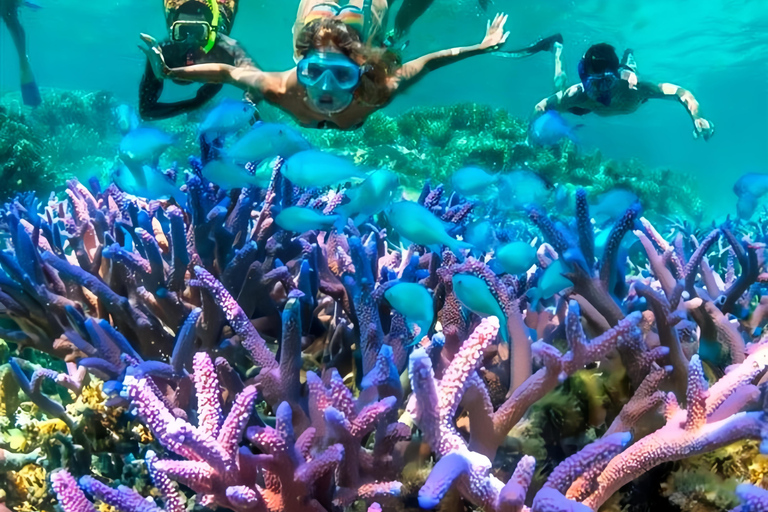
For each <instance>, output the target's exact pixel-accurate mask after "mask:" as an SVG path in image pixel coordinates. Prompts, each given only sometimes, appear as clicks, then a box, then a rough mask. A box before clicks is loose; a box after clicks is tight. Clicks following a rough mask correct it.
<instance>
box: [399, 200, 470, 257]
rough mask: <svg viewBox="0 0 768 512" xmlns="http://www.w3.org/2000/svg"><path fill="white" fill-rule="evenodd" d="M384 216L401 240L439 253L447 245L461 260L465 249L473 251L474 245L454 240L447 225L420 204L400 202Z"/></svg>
mask: <svg viewBox="0 0 768 512" xmlns="http://www.w3.org/2000/svg"><path fill="white" fill-rule="evenodd" d="M384 214H385V215H386V217H387V220H388V221H389V223H390V224H392V227H394V228H395V231H397V232H398V233H399V234H400V237H401V238H403V239H405V240H408V241H409V242H413V243H415V244H418V245H424V246H427V247H431V248H432V249H433V251H434V252H437V253H439V252H440V247H441V246H443V245H445V246H446V247H448V248H449V249H450V250H451V251H453V253H454V254H456V256H458V257H459V258H461V251H462V250H463V249H472V244H469V243H467V242H461V241H459V240H456V239H455V238H452V237H451V236H450V235H449V234H448V232H447V231H446V226H447V224H446V223H444V222H443V221H442V220H440V219H438V218H437V217H435V215H434V214H433V213H432V212H430V211H429V210H427V209H426V208H425V207H423V206H422V205H420V204H418V203H413V202H411V201H400V202H398V203H394V204H391V205H389V207H387V209H386V210H384Z"/></svg>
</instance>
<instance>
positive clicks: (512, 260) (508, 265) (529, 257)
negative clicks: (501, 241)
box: [496, 242, 536, 275]
mask: <svg viewBox="0 0 768 512" xmlns="http://www.w3.org/2000/svg"><path fill="white" fill-rule="evenodd" d="M496 260H497V261H498V262H499V264H500V265H501V268H503V269H504V272H506V273H507V274H512V275H518V274H522V273H523V272H527V271H528V269H530V268H531V267H532V266H533V264H534V263H536V249H534V248H533V247H531V246H530V245H529V244H527V243H525V242H512V243H509V244H507V245H505V246H504V247H502V248H500V249H499V250H498V251H497V252H496Z"/></svg>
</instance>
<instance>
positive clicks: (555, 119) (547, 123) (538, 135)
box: [528, 110, 584, 146]
mask: <svg viewBox="0 0 768 512" xmlns="http://www.w3.org/2000/svg"><path fill="white" fill-rule="evenodd" d="M582 126H584V125H581V124H579V125H576V126H571V125H570V124H569V123H568V121H566V120H565V119H564V118H563V116H561V115H560V114H558V113H557V112H555V111H553V110H548V111H546V112H545V113H544V114H542V115H540V116H539V117H537V118H536V120H534V121H533V123H531V125H530V126H529V128H528V140H529V142H530V143H531V144H533V145H536V146H556V145H557V144H559V143H560V141H561V140H563V139H571V140H572V141H573V142H575V143H577V144H578V142H579V141H578V139H577V137H576V135H575V134H574V131H575V130H577V129H579V128H581V127H582Z"/></svg>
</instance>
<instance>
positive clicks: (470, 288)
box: [453, 274, 507, 341]
mask: <svg viewBox="0 0 768 512" xmlns="http://www.w3.org/2000/svg"><path fill="white" fill-rule="evenodd" d="M453 293H455V294H456V298H457V299H459V302H460V303H461V305H462V306H464V307H465V308H467V309H468V310H470V311H472V312H473V313H476V314H478V315H481V316H495V317H496V318H498V319H499V323H500V324H501V325H502V326H505V325H506V323H507V317H506V315H505V314H504V311H502V309H501V305H499V301H497V300H496V297H494V296H493V293H491V290H490V289H489V288H488V285H487V284H486V282H485V281H483V280H482V279H480V278H479V277H475V276H473V275H470V274H456V275H454V276H453ZM499 332H500V333H501V337H502V339H503V340H504V341H507V329H506V328H502V329H500V330H499Z"/></svg>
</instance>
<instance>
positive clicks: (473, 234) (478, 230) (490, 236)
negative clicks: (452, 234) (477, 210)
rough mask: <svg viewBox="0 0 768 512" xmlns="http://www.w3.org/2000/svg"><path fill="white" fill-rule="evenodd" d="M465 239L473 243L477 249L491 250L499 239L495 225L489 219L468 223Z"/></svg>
mask: <svg viewBox="0 0 768 512" xmlns="http://www.w3.org/2000/svg"><path fill="white" fill-rule="evenodd" d="M464 240H465V241H467V242H468V243H470V244H472V245H473V246H474V248H475V250H476V251H473V252H480V253H482V252H489V251H490V250H491V249H493V248H494V247H496V245H497V244H498V242H499V241H498V240H497V238H496V233H495V232H494V229H493V225H492V224H491V223H490V222H488V221H487V220H476V221H473V222H470V223H469V224H467V229H466V230H465V231H464Z"/></svg>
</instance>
